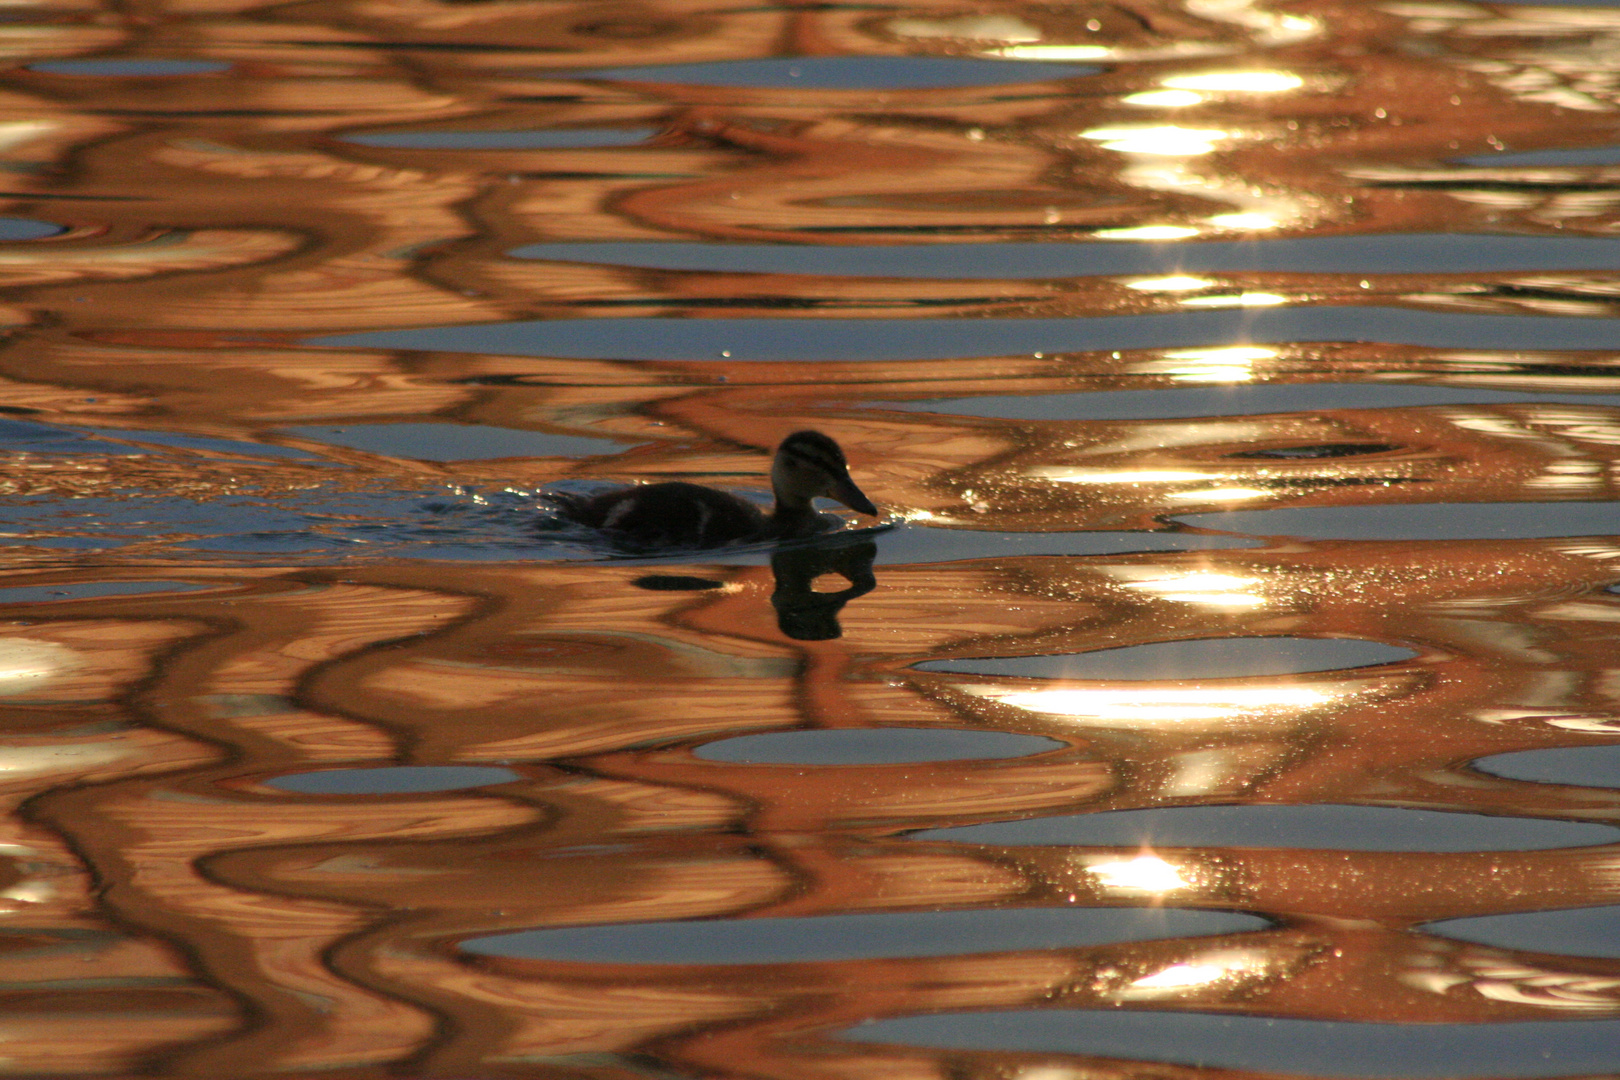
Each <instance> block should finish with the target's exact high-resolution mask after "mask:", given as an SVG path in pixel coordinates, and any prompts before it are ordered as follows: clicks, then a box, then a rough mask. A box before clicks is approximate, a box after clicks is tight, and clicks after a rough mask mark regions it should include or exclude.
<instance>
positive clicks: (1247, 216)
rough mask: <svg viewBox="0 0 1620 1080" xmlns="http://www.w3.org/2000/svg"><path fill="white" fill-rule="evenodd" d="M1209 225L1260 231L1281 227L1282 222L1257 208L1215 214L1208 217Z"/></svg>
mask: <svg viewBox="0 0 1620 1080" xmlns="http://www.w3.org/2000/svg"><path fill="white" fill-rule="evenodd" d="M1209 223H1210V224H1211V225H1219V226H1220V227H1221V228H1223V229H1250V230H1252V231H1255V232H1260V231H1263V230H1265V229H1276V228H1281V226H1282V222H1281V221H1279V220H1277V219H1276V218H1274V217H1272V216H1271V215H1270V214H1263V213H1260V212H1259V211H1257V210H1245V211H1242V212H1240V213H1235V214H1216V215H1215V216H1214V217H1212V218H1210V219H1209Z"/></svg>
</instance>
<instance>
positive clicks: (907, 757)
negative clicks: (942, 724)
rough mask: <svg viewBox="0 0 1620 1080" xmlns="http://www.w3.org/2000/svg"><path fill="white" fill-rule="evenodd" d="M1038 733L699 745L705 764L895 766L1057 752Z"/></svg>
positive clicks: (942, 731)
mask: <svg viewBox="0 0 1620 1080" xmlns="http://www.w3.org/2000/svg"><path fill="white" fill-rule="evenodd" d="M1065 745H1066V744H1064V743H1061V742H1059V741H1058V740H1056V739H1048V738H1045V737H1043V736H1040V735H1018V734H1014V733H1013V732H1010V731H979V730H972V729H962V728H837V729H823V730H816V731H776V732H771V733H769V734H765V735H741V736H738V737H737V738H733V739H720V740H718V741H716V742H712V743H708V744H706V745H704V746H701V747H699V748H698V750H697V751H696V753H697V756H698V757H700V758H705V759H707V760H709V761H733V762H738V763H743V764H750V765H899V764H906V763H916V762H923V761H982V760H988V759H992V758H1019V757H1028V756H1030V755H1031V754H1045V753H1049V752H1050V751H1053V750H1061V749H1063V747H1064V746H1065Z"/></svg>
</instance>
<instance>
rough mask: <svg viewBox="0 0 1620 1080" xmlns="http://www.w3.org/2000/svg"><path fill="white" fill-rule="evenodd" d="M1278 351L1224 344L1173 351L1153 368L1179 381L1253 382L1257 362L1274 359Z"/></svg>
mask: <svg viewBox="0 0 1620 1080" xmlns="http://www.w3.org/2000/svg"><path fill="white" fill-rule="evenodd" d="M1276 357H1277V350H1276V349H1270V348H1267V347H1265V346H1264V345H1223V346H1218V347H1215V348H1203V349H1170V350H1168V351H1167V352H1165V354H1164V359H1165V361H1168V363H1165V364H1156V365H1154V368H1155V371H1157V372H1162V373H1163V374H1165V375H1168V376H1169V377H1170V378H1172V379H1174V380H1176V381H1177V382H1252V381H1253V380H1254V375H1255V371H1254V363H1255V361H1256V360H1274V359H1276Z"/></svg>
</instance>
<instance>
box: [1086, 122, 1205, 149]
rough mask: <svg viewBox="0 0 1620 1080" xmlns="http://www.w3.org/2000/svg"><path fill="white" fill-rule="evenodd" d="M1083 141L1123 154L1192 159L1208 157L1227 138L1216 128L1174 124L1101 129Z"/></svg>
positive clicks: (1088, 132)
mask: <svg viewBox="0 0 1620 1080" xmlns="http://www.w3.org/2000/svg"><path fill="white" fill-rule="evenodd" d="M1080 137H1081V138H1082V139H1090V140H1091V141H1092V142H1097V143H1101V144H1102V146H1103V149H1104V150H1116V151H1118V152H1119V153H1122V154H1153V155H1156V156H1158V157H1194V156H1196V155H1198V154H1207V153H1210V152H1211V151H1212V150H1214V149H1215V145H1216V144H1217V143H1219V142H1220V141H1221V140H1222V139H1225V138H1227V133H1226V132H1224V131H1221V130H1220V129H1219V128H1184V127H1178V126H1176V125H1175V124H1158V125H1155V126H1152V127H1131V126H1124V125H1122V126H1119V127H1103V128H1092V129H1091V130H1090V131H1082V132H1081V133H1080Z"/></svg>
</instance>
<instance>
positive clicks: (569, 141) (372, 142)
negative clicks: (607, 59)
mask: <svg viewBox="0 0 1620 1080" xmlns="http://www.w3.org/2000/svg"><path fill="white" fill-rule="evenodd" d="M656 134H658V129H657V128H650V127H638V128H521V129H513V130H509V131H372V132H362V133H360V134H355V135H345V136H343V141H344V142H352V143H359V144H360V145H362V146H384V147H391V148H396V149H402V150H576V149H586V148H592V147H602V146H634V145H635V144H637V143H643V142H646V141H647V140H648V139H650V138H652V137H653V136H654V135H656Z"/></svg>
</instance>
